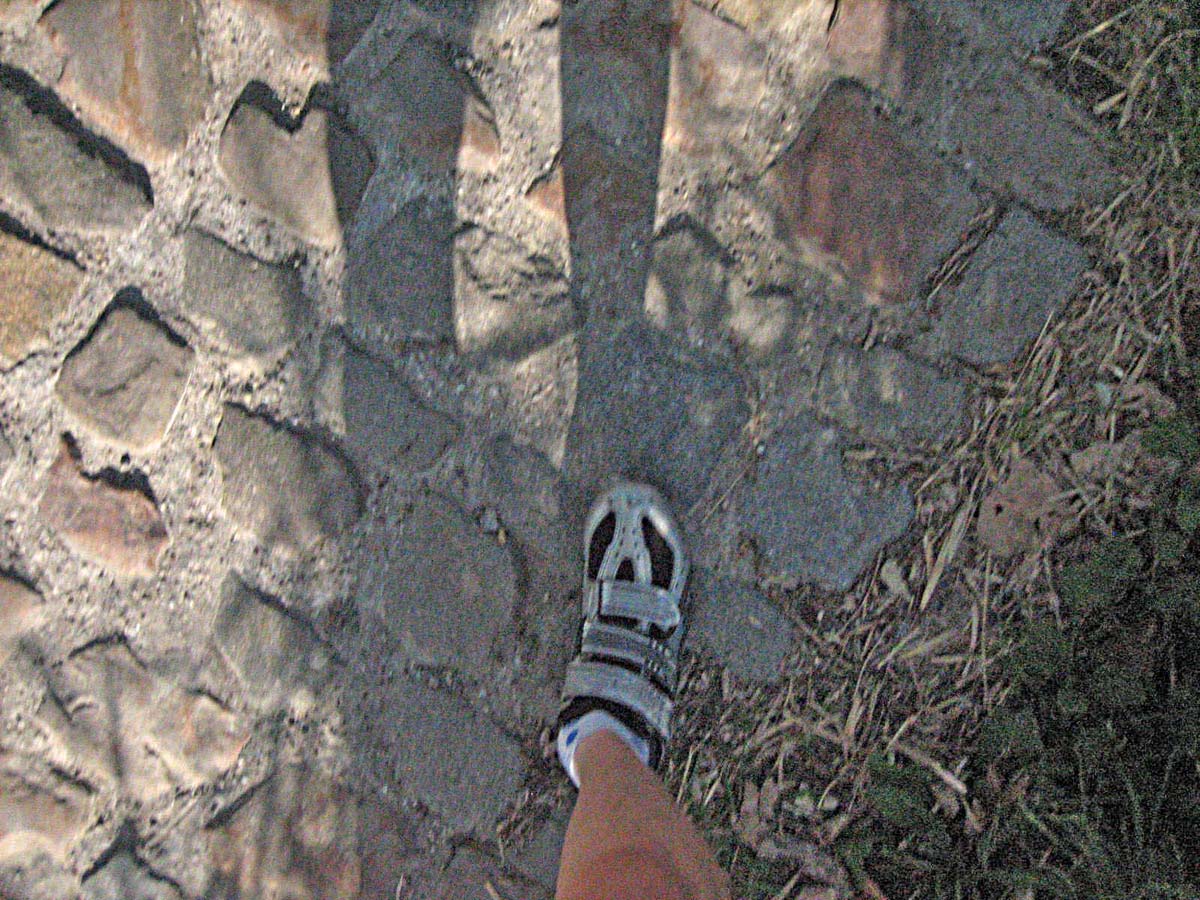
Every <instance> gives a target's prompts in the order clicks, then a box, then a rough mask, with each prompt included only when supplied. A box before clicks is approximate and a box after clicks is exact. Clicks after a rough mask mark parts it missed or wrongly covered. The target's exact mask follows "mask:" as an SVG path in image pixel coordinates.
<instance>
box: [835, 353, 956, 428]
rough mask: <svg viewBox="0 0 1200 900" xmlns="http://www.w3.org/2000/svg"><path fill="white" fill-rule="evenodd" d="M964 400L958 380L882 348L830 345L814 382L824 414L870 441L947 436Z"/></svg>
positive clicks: (928, 365) (901, 354)
mask: <svg viewBox="0 0 1200 900" xmlns="http://www.w3.org/2000/svg"><path fill="white" fill-rule="evenodd" d="M965 401H966V388H965V386H964V385H963V384H962V382H961V381H958V380H956V379H953V378H948V377H946V376H944V375H942V374H941V373H940V372H939V371H938V370H937V369H936V368H935V367H933V366H932V365H930V364H929V363H926V362H922V361H920V360H917V359H914V358H912V357H911V356H909V355H907V354H905V353H902V352H900V351H899V350H892V349H890V348H888V347H874V348H872V349H871V350H866V351H864V350H862V349H860V348H858V347H856V346H853V345H849V344H843V343H835V344H831V345H830V347H829V349H828V350H827V351H826V352H825V357H824V359H823V360H822V363H821V376H820V379H819V380H818V382H817V404H818V405H819V406H820V407H821V409H822V410H823V411H824V412H825V414H826V415H828V416H831V417H833V418H835V419H837V420H838V421H839V422H840V423H842V424H843V425H846V426H847V427H849V428H851V429H853V430H855V431H857V432H859V433H860V434H865V435H869V436H870V437H871V438H873V439H874V440H877V441H884V442H891V443H903V444H904V445H906V446H911V445H912V444H914V443H921V442H926V441H929V442H937V441H941V440H944V439H945V438H947V437H949V436H950V435H951V434H952V433H953V431H954V429H955V428H956V427H957V426H958V424H959V421H960V420H961V418H962V414H963V405H964V403H965Z"/></svg>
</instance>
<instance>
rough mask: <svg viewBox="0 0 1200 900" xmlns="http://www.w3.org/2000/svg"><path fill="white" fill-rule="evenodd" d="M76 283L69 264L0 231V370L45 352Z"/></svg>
mask: <svg viewBox="0 0 1200 900" xmlns="http://www.w3.org/2000/svg"><path fill="white" fill-rule="evenodd" d="M80 280H81V275H80V273H79V270H78V269H76V268H75V267H74V266H72V265H71V264H70V263H68V262H65V261H64V260H61V259H59V258H58V257H57V256H55V255H54V254H53V253H51V252H49V251H48V250H43V249H42V248H40V247H36V246H34V245H33V244H29V243H26V242H25V241H22V240H18V239H17V238H15V237H12V236H11V235H8V234H5V233H4V232H3V231H0V367H3V368H7V367H9V366H13V365H16V363H18V362H20V361H21V360H22V359H24V358H25V357H26V356H28V355H29V354H30V353H33V352H35V351H37V350H40V349H43V348H44V347H46V345H47V338H48V337H49V334H50V327H51V326H52V325H53V324H54V321H55V319H57V318H58V317H59V316H60V315H61V314H62V313H63V312H64V311H65V310H66V308H67V305H68V304H69V303H70V301H71V298H72V296H73V295H74V293H75V290H76V289H77V288H78V287H79V282H80Z"/></svg>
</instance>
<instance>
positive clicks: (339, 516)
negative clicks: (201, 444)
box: [215, 404, 363, 552]
mask: <svg viewBox="0 0 1200 900" xmlns="http://www.w3.org/2000/svg"><path fill="white" fill-rule="evenodd" d="M215 449H216V453H217V462H218V464H219V465H220V467H221V474H222V489H221V502H222V505H223V506H224V507H225V511H226V512H227V513H228V514H229V515H230V516H231V517H232V518H233V519H234V520H235V521H236V522H237V523H238V524H239V525H241V526H242V527H243V528H245V529H246V530H248V531H249V532H250V533H251V534H253V535H254V536H255V537H256V538H257V539H258V541H259V543H261V544H262V545H263V546H264V547H267V548H275V547H279V548H281V549H283V550H284V551H287V552H307V551H312V550H315V549H316V548H317V546H318V545H319V544H320V543H321V542H322V541H330V540H338V539H339V538H341V537H343V536H344V535H345V533H346V531H347V529H349V528H350V527H351V526H352V525H353V524H354V522H355V521H356V520H357V519H358V517H359V515H360V514H361V513H362V504H363V497H362V489H361V487H360V486H359V483H358V479H357V477H356V476H355V474H354V472H353V471H352V470H351V468H350V467H349V466H348V465H347V463H346V462H345V461H344V460H343V459H342V457H341V455H340V454H338V453H337V452H335V451H334V450H333V449H331V448H330V447H328V446H326V445H325V444H323V443H322V442H321V441H320V440H319V439H317V438H316V437H315V436H314V435H307V434H303V433H299V432H295V431H291V430H288V429H287V428H285V427H283V426H282V425H279V424H277V423H275V422H272V421H271V420H269V419H265V418H263V417H261V416H254V415H251V414H250V413H248V412H247V411H246V410H244V409H242V408H241V407H238V406H233V405H232V404H227V405H226V407H225V413H224V415H223V416H222V418H221V424H220V426H219V427H218V429H217V438H216V445H215Z"/></svg>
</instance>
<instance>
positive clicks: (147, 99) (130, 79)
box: [42, 0, 210, 162]
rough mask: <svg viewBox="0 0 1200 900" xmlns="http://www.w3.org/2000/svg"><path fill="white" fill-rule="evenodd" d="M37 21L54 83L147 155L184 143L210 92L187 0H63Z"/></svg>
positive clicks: (160, 155)
mask: <svg viewBox="0 0 1200 900" xmlns="http://www.w3.org/2000/svg"><path fill="white" fill-rule="evenodd" d="M42 24H43V25H44V26H45V27H46V29H47V30H48V31H49V32H50V37H51V40H53V42H54V45H55V47H56V48H57V50H58V52H59V53H60V54H62V56H63V57H64V58H65V63H64V66H63V71H62V76H61V77H60V79H59V84H58V88H59V91H60V92H61V93H62V95H63V96H64V97H66V98H68V99H69V100H71V101H72V102H74V103H76V104H78V105H79V107H80V108H81V109H82V110H83V113H84V115H85V116H87V117H88V118H89V119H90V120H91V121H93V122H95V123H96V124H97V125H99V126H100V127H101V128H102V129H103V130H104V131H106V132H107V133H108V134H110V135H111V136H112V137H113V139H114V140H117V141H119V142H120V143H122V144H124V145H125V146H126V147H128V148H129V149H130V150H131V151H133V152H134V154H135V155H137V156H140V157H142V158H144V159H145V160H147V161H152V162H161V161H162V160H163V159H164V158H165V157H167V156H168V155H170V154H171V153H174V152H176V151H178V150H180V149H181V148H182V147H183V145H184V144H185V143H187V139H188V135H189V134H190V132H191V130H192V128H194V127H195V126H196V125H197V124H199V122H200V120H201V118H202V117H203V115H204V105H205V103H206V101H207V100H208V95H209V92H210V83H209V79H208V74H207V72H206V71H205V69H204V64H203V62H202V61H201V58H200V48H199V45H198V43H197V39H196V12H195V9H194V8H193V5H192V2H191V0H156V2H154V3H144V2H136V0H60V2H58V3H55V4H54V5H53V6H52V7H51V8H50V10H49V12H47V13H46V15H45V16H44V17H43V18H42Z"/></svg>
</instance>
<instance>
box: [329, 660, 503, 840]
mask: <svg viewBox="0 0 1200 900" xmlns="http://www.w3.org/2000/svg"><path fill="white" fill-rule="evenodd" d="M351 695H352V696H353V697H354V698H356V699H357V700H358V701H359V702H360V703H361V706H359V707H353V708H351V709H350V710H348V713H349V717H350V721H351V726H352V728H353V729H354V730H355V731H356V732H357V733H356V736H355V750H356V752H357V754H358V755H359V763H360V764H362V765H365V766H367V767H368V768H369V769H371V770H372V771H374V772H375V773H378V774H379V775H380V776H383V777H386V778H387V780H388V781H390V782H391V783H393V784H395V785H396V787H397V789H398V791H399V793H400V795H401V797H402V798H403V799H405V800H408V801H415V802H419V803H422V804H424V805H425V806H426V807H427V808H428V809H429V810H430V811H431V812H433V813H434V815H436V816H438V817H439V818H440V819H441V820H442V821H443V822H444V823H445V825H447V826H448V827H450V828H452V829H455V830H459V831H462V830H470V831H473V832H474V833H476V834H477V835H479V836H481V837H485V838H490V837H492V836H493V835H494V830H495V825H496V822H497V821H498V819H499V818H500V816H501V814H502V813H503V812H504V809H505V808H506V807H507V806H508V805H509V804H510V803H511V802H512V801H513V800H514V799H515V798H516V795H517V791H518V790H519V789H520V786H521V779H522V772H523V769H524V762H523V760H522V758H521V750H520V746H519V745H518V744H517V742H516V741H514V740H513V739H512V738H510V737H509V736H508V735H507V734H505V733H504V731H503V730H502V729H501V728H500V727H499V726H497V725H496V723H495V722H493V721H492V720H491V719H489V718H487V717H486V716H484V715H483V714H481V713H480V712H478V711H477V710H475V709H474V708H473V707H472V706H470V704H469V703H467V702H466V701H465V700H463V699H462V698H460V697H455V696H452V695H450V694H448V693H444V692H442V691H435V690H433V689H432V688H429V687H426V686H425V685H423V684H418V683H416V682H414V681H411V680H409V679H408V678H404V677H396V678H390V679H388V680H386V681H384V682H377V683H373V684H370V685H363V689H362V690H358V691H352V692H351Z"/></svg>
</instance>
